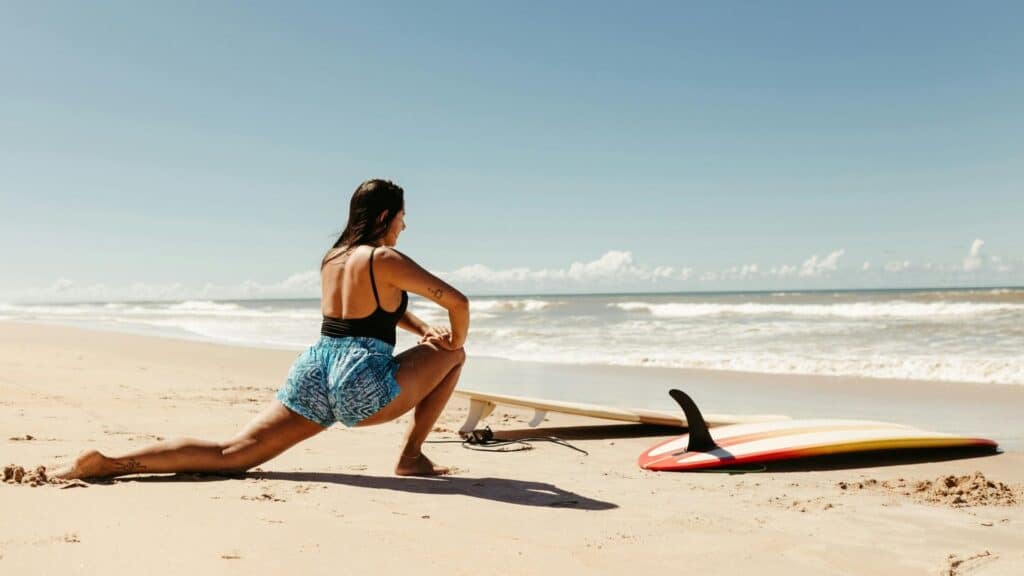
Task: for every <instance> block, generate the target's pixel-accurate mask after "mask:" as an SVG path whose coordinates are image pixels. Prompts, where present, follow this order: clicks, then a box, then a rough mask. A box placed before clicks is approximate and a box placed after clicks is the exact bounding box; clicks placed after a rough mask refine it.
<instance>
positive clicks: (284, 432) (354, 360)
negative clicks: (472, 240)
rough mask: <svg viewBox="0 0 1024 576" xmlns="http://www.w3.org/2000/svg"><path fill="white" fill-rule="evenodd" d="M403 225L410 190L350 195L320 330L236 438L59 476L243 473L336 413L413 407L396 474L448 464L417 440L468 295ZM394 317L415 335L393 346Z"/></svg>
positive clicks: (459, 352)
mask: <svg viewBox="0 0 1024 576" xmlns="http://www.w3.org/2000/svg"><path fill="white" fill-rule="evenodd" d="M403 230H405V202H404V198H403V190H402V189H401V188H400V187H399V186H397V185H395V184H393V183H391V182H390V181H387V180H368V181H366V182H363V183H362V184H360V185H359V187H358V188H357V189H356V191H355V193H354V194H353V195H352V201H351V204H350V206H349V217H348V225H347V226H346V227H345V230H344V232H342V233H341V236H340V237H339V238H338V241H337V242H335V243H334V246H333V247H332V248H331V250H329V251H328V252H327V254H326V255H325V256H324V258H323V261H322V262H321V266H320V281H321V302H320V307H321V311H322V312H323V324H322V325H321V330H320V333H321V337H320V339H319V340H318V341H317V343H316V344H314V345H313V346H311V347H310V348H309V349H307V350H306V351H305V352H304V353H302V354H301V355H300V356H299V357H298V358H297V359H296V360H295V363H294V364H293V365H292V368H291V371H290V372H289V374H288V378H287V380H286V381H285V384H284V386H282V387H281V389H280V390H279V391H278V393H277V396H276V399H275V400H274V401H273V402H271V404H270V405H269V406H267V408H266V409H264V410H263V412H261V413H260V414H259V415H257V416H256V417H255V418H254V419H253V420H252V421H251V422H249V424H248V425H246V426H245V428H243V429H242V431H241V432H239V433H238V435H236V436H235V437H234V438H232V439H231V440H228V441H227V442H208V441H203V440H194V439H189V438H182V439H176V440H170V441H165V442H160V443H157V444H153V445H151V446H148V447H146V448H142V449H141V450H137V451H134V452H129V453H127V454H124V455H122V456H116V457H108V456H104V455H103V454H101V453H100V452H97V451H96V450H88V451H86V452H83V453H82V454H81V455H80V456H78V458H77V459H76V460H75V463H74V464H73V465H71V466H69V467H68V468H66V469H64V470H61V471H59V472H57V474H56V476H58V477H62V478H96V477H110V476H120V475H124V474H138V473H147V472H151V473H159V472H242V471H245V470H248V469H249V468H252V467H254V466H258V465H259V464H262V463H263V462H266V461H267V460H270V459H271V458H273V457H275V456H277V455H278V454H280V453H282V452H284V451H285V450H287V449H288V448H291V447H292V446H294V445H295V444H297V443H299V442H301V441H303V440H305V439H307V438H309V437H311V436H313V435H315V434H317V433H319V432H321V431H322V430H324V429H326V428H327V427H328V426H330V425H331V424H333V423H334V422H336V421H340V422H342V423H343V424H345V425H346V426H370V425H373V424H380V423H382V422H388V421H390V420H394V419H395V418H398V417H399V416H401V415H402V414H405V413H406V412H408V411H409V410H413V418H412V422H411V424H410V425H409V429H408V431H407V432H406V435H405V445H404V448H403V449H402V452H401V454H400V455H399V457H398V463H397V465H396V466H395V473H396V474H399V475H403V476H407V475H428V476H429V475H439V474H445V473H447V472H448V469H447V468H444V467H441V466H437V465H435V464H434V463H433V462H431V461H430V459H429V458H427V457H426V456H425V455H424V454H423V453H422V451H421V450H420V448H421V446H422V445H423V441H424V440H425V439H426V437H427V434H428V433H429V432H430V430H431V429H432V428H433V426H434V422H436V421H437V418H438V416H440V414H441V411H442V410H443V409H444V406H445V404H446V403H447V402H448V398H449V397H450V396H451V394H452V391H453V390H454V389H455V384H456V382H458V379H459V373H460V371H461V369H462V364H463V363H464V362H465V358H466V357H465V353H464V352H463V349H462V346H463V343H464V342H465V341H466V332H467V330H468V329H469V301H468V300H467V299H466V297H465V296H463V295H462V294H461V293H460V292H459V291H458V290H455V289H454V288H452V287H451V286H449V285H448V284H447V283H445V282H444V281H443V280H440V279H439V278H437V277H435V276H434V275H432V274H430V273H429V272H427V271H426V270H424V269H423V268H420V267H419V266H418V265H416V263H415V262H413V261H412V260H410V259H409V258H408V257H406V256H405V255H403V254H402V253H400V252H398V251H397V250H395V249H394V248H393V247H394V246H395V244H397V243H398V237H399V236H400V235H401V233H402V231H403ZM407 292H412V293H414V294H418V295H420V296H423V297H424V298H427V299H429V300H432V301H433V302H435V303H437V304H438V305H440V306H442V307H443V308H446V309H447V310H448V317H449V320H450V322H451V328H450V329H448V328H439V327H431V326H428V325H427V324H426V323H424V322H423V321H422V320H420V319H419V318H417V317H416V316H415V315H413V314H412V313H411V312H409V311H407V310H406V307H407V304H408V295H407ZM396 326H400V327H402V328H403V329H405V330H408V331H410V332H412V333H414V334H416V335H418V336H419V337H420V340H419V345H417V346H414V347H412V348H410V349H408V350H406V351H404V352H402V353H401V354H399V355H397V356H392V351H393V349H394V344H395V328H396Z"/></svg>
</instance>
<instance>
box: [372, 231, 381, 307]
mask: <svg viewBox="0 0 1024 576" xmlns="http://www.w3.org/2000/svg"><path fill="white" fill-rule="evenodd" d="M376 251H377V247H376V246H374V247H373V249H372V250H370V286H371V287H372V288H373V300H374V301H375V302H377V309H380V296H378V295H377V280H376V279H375V278H374V277H373V253H374V252H376Z"/></svg>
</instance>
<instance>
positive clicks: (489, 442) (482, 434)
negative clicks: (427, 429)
mask: <svg viewBox="0 0 1024 576" xmlns="http://www.w3.org/2000/svg"><path fill="white" fill-rule="evenodd" d="M456 442H458V443H459V444H462V447H463V448H465V449H466V450H476V451H478V452H521V451H523V450H533V444H532V442H551V443H552V444H558V445H559V446H565V447H566V448H569V449H572V450H575V451H577V452H580V453H582V454H583V455H584V456H589V455H590V453H589V452H587V451H586V450H584V449H582V448H577V447H576V446H573V445H572V444H570V443H569V442H566V441H565V440H562V439H561V438H559V437H557V436H533V437H529V438H518V439H516V440H500V439H495V438H494V432H493V431H492V430H491V427H490V426H486V427H484V428H479V429H477V430H473V431H472V432H470V433H469V434H467V435H466V437H465V438H464V439H462V440H427V441H426V443H428V444H454V443H456Z"/></svg>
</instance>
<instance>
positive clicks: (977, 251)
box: [964, 238, 985, 272]
mask: <svg viewBox="0 0 1024 576" xmlns="http://www.w3.org/2000/svg"><path fill="white" fill-rule="evenodd" d="M984 245H985V241H984V240H982V239H981V238H975V239H974V242H971V251H970V252H969V253H968V254H967V257H966V258H964V272H973V271H975V270H977V269H979V268H981V264H982V256H981V247H982V246H984Z"/></svg>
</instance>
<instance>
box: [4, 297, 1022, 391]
mask: <svg viewBox="0 0 1024 576" xmlns="http://www.w3.org/2000/svg"><path fill="white" fill-rule="evenodd" d="M471 309H472V322H473V324H472V327H471V332H470V338H469V341H468V342H467V345H466V347H467V352H468V353H469V354H470V355H481V356H493V357H498V358H505V359H510V360H521V361H534V362H554V363H571V364H595V365H623V366H657V367H668V368H693V369H708V370H730V371H744V372H757V373H771V374H806V375H839V376H859V377H873V378H894V379H914V380H940V381H958V382H975V383H983V384H1002V385H1007V384H1008V385H1024V289H1015V288H999V289H975V290H916V291H915V290H872V291H837V292H777V293H759V292H749V293H690V294H611V295H554V296H551V295H548V296H501V297H497V296H491V297H473V298H471ZM410 310H411V311H412V312H413V313H415V314H417V315H419V316H420V317H421V318H423V319H424V320H426V321H428V322H431V323H444V322H445V319H446V316H445V312H444V310H442V309H440V308H438V307H437V306H436V305H434V304H432V303H431V302H429V301H427V300H424V299H421V298H417V297H414V298H413V299H412V300H411V305H410ZM0 320H10V321H20V322H42V323H52V324H64V325H74V326H81V327H87V328H96V329H103V330H117V331H125V332H132V333H140V334H151V335H159V336H165V337H173V338H186V339H193V340H202V341H210V342H219V343H224V344H232V345H244V346H257V347H270V348H285V349H293V350H300V349H302V348H304V347H305V346H308V345H309V344H310V343H311V342H312V341H313V340H315V339H316V337H317V334H318V331H319V321H320V310H319V302H318V300H316V299H303V300H246V301H223V302H211V301H178V302H98V303H77V304H48V303H7V304H0ZM414 344H415V338H414V337H412V335H408V334H400V336H399V342H398V348H399V349H402V348H404V347H407V346H411V345H414Z"/></svg>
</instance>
